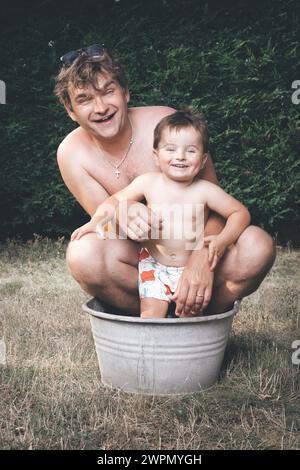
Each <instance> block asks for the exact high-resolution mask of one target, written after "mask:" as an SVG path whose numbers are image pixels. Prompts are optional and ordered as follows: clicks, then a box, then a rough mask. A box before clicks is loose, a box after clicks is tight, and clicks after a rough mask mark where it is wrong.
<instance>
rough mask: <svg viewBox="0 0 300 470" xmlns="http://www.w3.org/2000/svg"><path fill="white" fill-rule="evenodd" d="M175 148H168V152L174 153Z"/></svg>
mask: <svg viewBox="0 0 300 470" xmlns="http://www.w3.org/2000/svg"><path fill="white" fill-rule="evenodd" d="M174 150H175V149H174V148H173V147H166V151H167V152H174Z"/></svg>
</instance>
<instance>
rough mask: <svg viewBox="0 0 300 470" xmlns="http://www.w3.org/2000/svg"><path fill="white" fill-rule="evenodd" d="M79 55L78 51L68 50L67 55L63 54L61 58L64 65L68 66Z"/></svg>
mask: <svg viewBox="0 0 300 470" xmlns="http://www.w3.org/2000/svg"><path fill="white" fill-rule="evenodd" d="M78 55H79V53H78V51H70V52H67V53H66V54H65V55H63V56H62V57H61V58H60V60H61V61H62V63H63V64H64V65H66V66H67V67H68V66H69V65H71V64H72V63H73V62H74V60H75V59H76V58H77V57H78Z"/></svg>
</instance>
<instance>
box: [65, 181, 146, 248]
mask: <svg viewBox="0 0 300 470" xmlns="http://www.w3.org/2000/svg"><path fill="white" fill-rule="evenodd" d="M150 180H152V173H145V174H144V175H141V176H138V177H137V178H135V179H134V180H133V181H132V182H131V183H130V184H129V185H128V186H126V187H125V188H124V189H122V190H120V191H118V192H117V193H115V194H113V195H112V196H110V197H109V198H107V199H106V200H105V201H104V202H103V203H102V204H100V205H99V206H98V207H97V209H96V212H95V213H94V215H93V216H92V218H91V220H90V221H89V222H88V223H87V224H85V225H83V226H82V227H79V228H78V229H76V230H75V231H74V232H73V233H72V235H71V241H74V240H79V238H81V237H82V236H83V235H84V234H86V233H88V232H96V231H97V233H98V234H99V235H101V236H102V237H103V238H105V237H104V233H103V232H104V231H105V230H104V227H105V225H106V224H107V223H108V222H110V221H112V220H113V218H114V217H115V215H116V211H117V209H118V208H119V207H120V203H122V202H123V201H129V200H134V201H141V200H143V199H144V197H145V192H146V190H147V188H149V187H150V184H151V183H150ZM101 228H102V230H101ZM129 236H130V234H129Z"/></svg>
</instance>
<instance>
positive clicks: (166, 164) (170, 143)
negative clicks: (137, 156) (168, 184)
mask: <svg viewBox="0 0 300 470" xmlns="http://www.w3.org/2000/svg"><path fill="white" fill-rule="evenodd" d="M154 154H155V157H156V162H157V164H158V165H159V167H160V169H161V171H162V172H163V173H164V174H165V175H166V176H167V177H168V178H170V179H172V180H175V181H183V182H189V181H192V180H193V179H194V178H195V177H196V176H197V175H198V173H199V172H200V170H201V169H202V168H203V166H204V165H205V162H206V159H207V154H206V153H203V144H202V137H201V135H200V133H199V132H198V131H196V129H194V128H193V127H192V126H190V127H183V128H181V129H179V130H176V129H170V128H166V129H164V131H163V132H162V136H161V140H160V143H159V146H158V149H157V150H154Z"/></svg>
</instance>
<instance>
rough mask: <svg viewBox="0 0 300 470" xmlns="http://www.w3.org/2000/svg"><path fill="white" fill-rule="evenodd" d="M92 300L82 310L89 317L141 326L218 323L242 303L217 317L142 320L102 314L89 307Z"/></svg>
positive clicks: (232, 314) (231, 314) (233, 313)
mask: <svg viewBox="0 0 300 470" xmlns="http://www.w3.org/2000/svg"><path fill="white" fill-rule="evenodd" d="M91 300H92V298H91V299H89V300H87V301H86V302H84V304H83V305H82V309H83V310H84V311H85V312H87V313H88V314H89V315H91V316H93V317H96V318H101V319H103V320H113V321H119V322H125V323H140V324H149V323H152V324H160V325H161V324H167V325H173V324H174V323H181V324H182V323H201V322H209V321H216V320H222V319H224V318H228V317H231V316H234V315H235V314H236V313H237V312H238V311H239V306H240V303H241V301H240V300H236V301H235V302H234V305H233V308H232V309H231V310H228V311H227V312H224V313H218V314H216V315H207V316H200V317H183V318H141V317H134V316H128V315H117V314H112V313H106V312H100V311H96V310H93V309H91V308H90V307H88V305H87V304H88V303H89V302H90V301H91Z"/></svg>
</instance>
